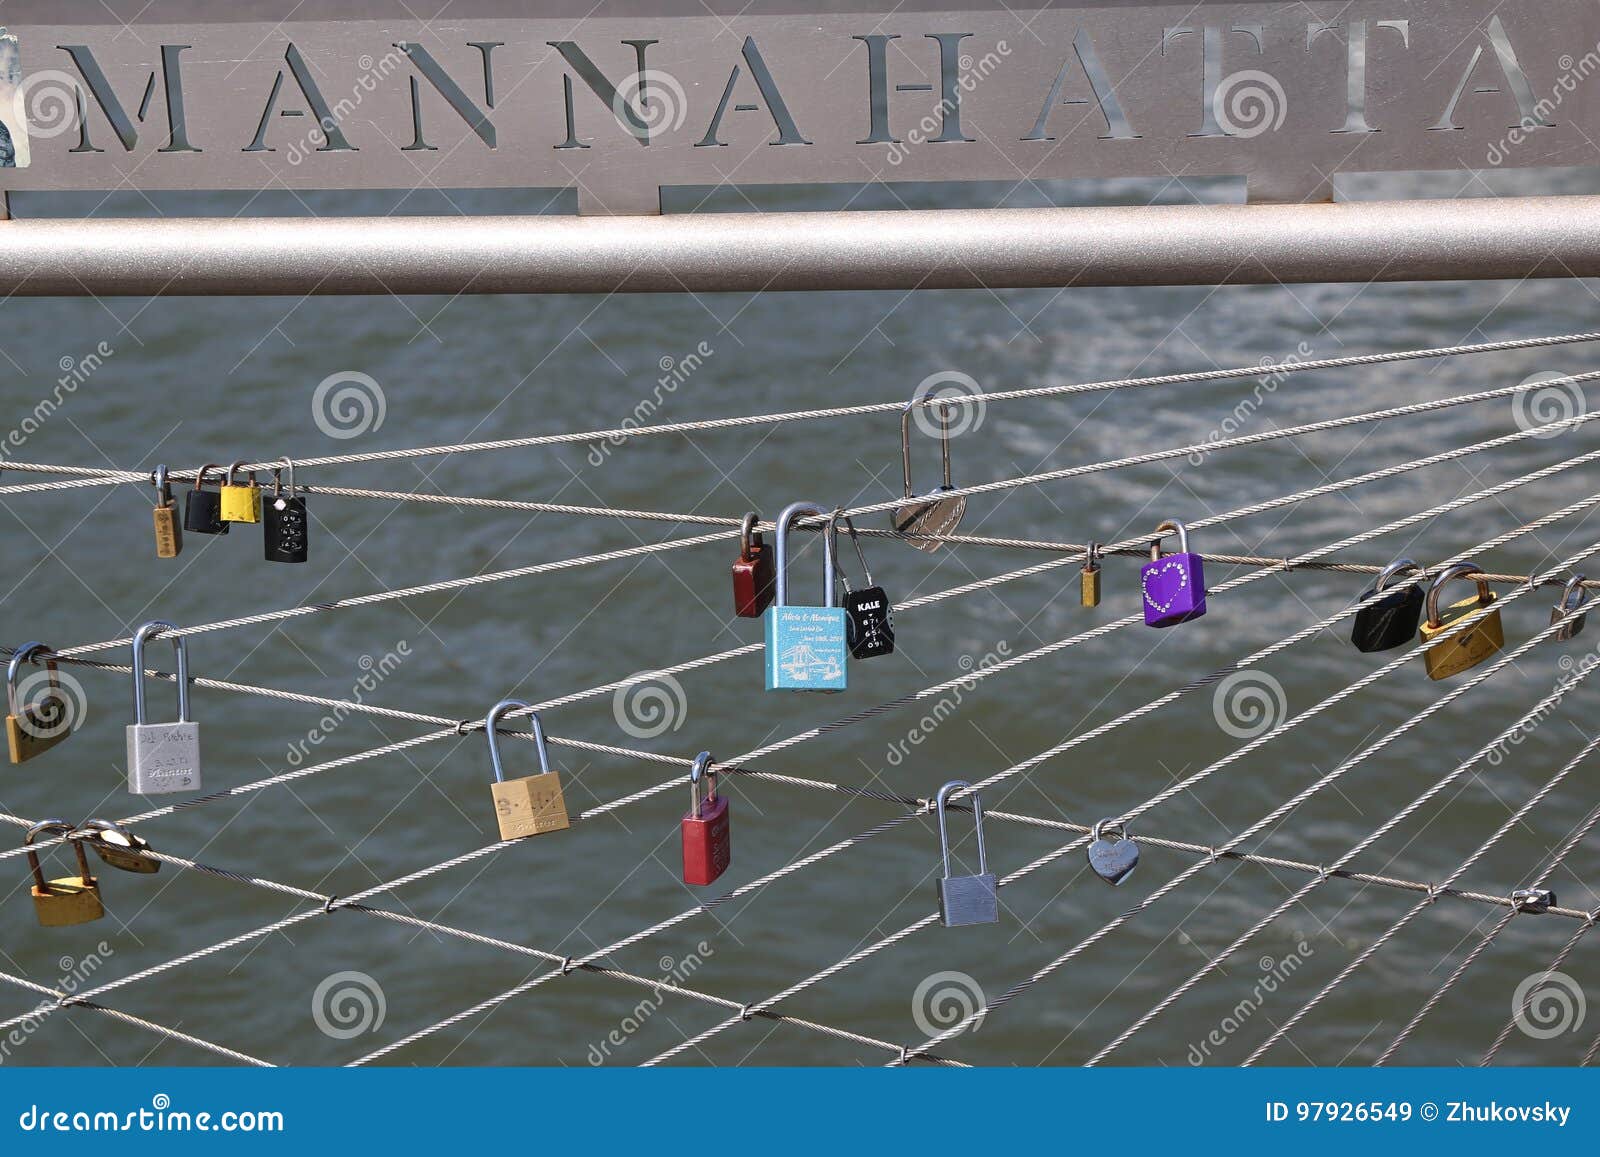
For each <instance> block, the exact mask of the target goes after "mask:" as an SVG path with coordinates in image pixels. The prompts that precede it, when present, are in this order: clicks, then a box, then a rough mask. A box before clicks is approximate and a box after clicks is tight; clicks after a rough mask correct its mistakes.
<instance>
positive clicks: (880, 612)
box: [823, 510, 894, 659]
mask: <svg viewBox="0 0 1600 1157" xmlns="http://www.w3.org/2000/svg"><path fill="white" fill-rule="evenodd" d="M841 518H842V519H843V520H844V525H845V529H847V530H848V531H849V532H850V541H851V542H852V543H854V544H855V548H856V558H858V559H859V560H860V561H861V573H862V574H864V575H865V576H866V578H867V585H866V586H865V587H863V588H862V589H861V590H852V589H851V587H850V580H849V579H848V578H847V577H845V573H844V568H843V567H840V568H839V572H838V573H839V581H840V582H841V583H843V584H844V600H843V601H844V637H845V641H846V642H847V643H849V644H850V654H851V655H852V656H854V657H855V658H857V659H876V658H877V657H878V656H879V655H892V654H894V608H893V607H892V606H890V605H889V596H888V594H886V593H885V592H884V589H883V588H882V587H880V586H876V585H874V584H873V581H872V570H871V568H870V567H868V566H867V556H866V554H865V553H863V551H862V549H861V536H860V535H859V534H857V533H856V524H855V523H854V522H852V521H851V520H850V516H849V515H848V514H846V513H845V512H844V511H843V510H835V511H834V512H833V515H832V516H831V517H830V518H829V519H828V529H827V530H826V531H824V532H823V533H825V534H826V535H827V536H828V537H829V538H830V539H832V540H833V541H834V548H833V555H834V558H835V559H837V558H838V557H839V547H838V534H839V530H838V527H839V520H840V519H841Z"/></svg>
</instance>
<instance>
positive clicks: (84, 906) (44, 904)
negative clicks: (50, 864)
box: [22, 820, 106, 928]
mask: <svg viewBox="0 0 1600 1157" xmlns="http://www.w3.org/2000/svg"><path fill="white" fill-rule="evenodd" d="M70 831H72V825H71V824H69V823H67V822H66V821H65V820H44V821H42V822H41V823H36V824H34V825H33V826H32V827H31V828H29V829H28V834H27V835H26V836H25V837H24V838H23V841H22V846H23V847H25V848H27V849H28V867H29V868H30V869H31V870H32V871H33V914H34V915H35V916H37V917H38V918H39V923H40V924H41V925H43V926H44V927H46V928H65V927H67V926H69V925H72V924H87V923H89V921H91V920H98V919H100V917H102V916H104V915H105V914H106V908H105V905H104V904H103V903H101V901H100V882H99V881H98V880H96V879H95V878H94V877H93V876H91V875H90V874H89V860H88V858H87V857H86V856H85V855H84V854H83V842H82V841H81V840H73V841H72V850H73V851H75V852H77V854H78V874H77V875H76V876H63V877H62V878H61V879H59V880H49V881H46V880H45V878H44V869H43V868H41V867H40V866H39V853H38V852H37V851H35V850H34V848H33V841H34V840H35V839H37V838H38V837H39V836H41V835H43V834H45V833H46V832H49V833H51V834H54V835H65V834H66V833H68V832H70Z"/></svg>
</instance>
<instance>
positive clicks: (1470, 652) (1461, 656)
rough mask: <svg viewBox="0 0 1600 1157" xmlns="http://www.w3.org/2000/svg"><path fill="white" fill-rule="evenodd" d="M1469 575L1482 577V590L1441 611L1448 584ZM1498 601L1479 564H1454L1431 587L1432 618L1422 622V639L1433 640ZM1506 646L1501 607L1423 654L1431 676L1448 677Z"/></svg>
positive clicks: (1444, 570) (1429, 599)
mask: <svg viewBox="0 0 1600 1157" xmlns="http://www.w3.org/2000/svg"><path fill="white" fill-rule="evenodd" d="M1467 575H1477V576H1478V593H1477V594H1476V595H1473V596H1469V597H1468V598H1464V599H1462V600H1461V601H1460V602H1458V603H1451V604H1450V605H1449V606H1448V607H1446V608H1445V609H1444V611H1443V612H1441V611H1440V610H1439V592H1440V590H1442V589H1443V587H1444V584H1445V583H1447V582H1450V581H1451V580H1452V579H1458V578H1463V577H1465V576H1467ZM1494 601H1495V595H1494V592H1493V591H1491V590H1490V589H1489V583H1488V581H1487V580H1485V579H1484V578H1483V571H1482V570H1481V569H1479V567H1478V566H1477V564H1476V563H1471V562H1457V563H1452V564H1450V565H1449V566H1447V567H1445V568H1444V569H1443V570H1442V571H1440V572H1439V577H1438V578H1436V579H1434V580H1433V585H1432V586H1430V587H1429V588H1428V601H1427V610H1428V618H1427V621H1426V622H1424V623H1423V624H1422V641H1423V642H1424V643H1431V642H1433V640H1434V639H1437V638H1439V636H1440V635H1443V634H1444V633H1445V632H1446V631H1448V630H1449V629H1450V628H1451V627H1453V626H1454V625H1455V624H1456V623H1458V622H1460V621H1461V620H1462V619H1464V618H1465V617H1466V616H1468V615H1470V614H1472V613H1473V612H1474V611H1478V610H1481V609H1482V608H1484V607H1488V606H1492V605H1493V603H1494ZM1505 645H1506V636H1505V631H1504V629H1503V628H1502V627H1501V625H1500V608H1499V607H1495V608H1494V609H1493V610H1492V611H1490V612H1489V613H1488V614H1487V615H1485V616H1484V617H1483V618H1481V619H1479V620H1478V621H1477V622H1476V623H1474V624H1472V626H1470V627H1468V628H1467V629H1466V630H1465V631H1462V632H1461V633H1459V634H1457V635H1452V636H1451V637H1450V638H1448V639H1445V640H1444V641H1443V642H1442V643H1440V644H1439V645H1438V646H1436V647H1431V648H1429V650H1428V651H1427V652H1426V653H1425V654H1424V655H1423V665H1424V666H1426V667H1427V669H1428V678H1430V679H1448V678H1449V677H1450V676H1452V675H1459V674H1461V672H1463V671H1466V670H1468V669H1469V668H1472V667H1476V666H1477V665H1478V664H1479V663H1481V662H1483V661H1484V660H1485V659H1487V658H1488V657H1489V656H1490V655H1492V654H1494V653H1495V652H1496V651H1498V650H1499V649H1500V648H1501V647H1504V646H1505Z"/></svg>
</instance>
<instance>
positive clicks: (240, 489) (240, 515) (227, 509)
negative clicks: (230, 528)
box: [222, 459, 261, 522]
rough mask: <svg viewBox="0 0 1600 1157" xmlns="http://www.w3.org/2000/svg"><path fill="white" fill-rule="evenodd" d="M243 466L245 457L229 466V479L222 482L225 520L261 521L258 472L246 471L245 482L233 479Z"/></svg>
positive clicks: (223, 519) (223, 517)
mask: <svg viewBox="0 0 1600 1157" xmlns="http://www.w3.org/2000/svg"><path fill="white" fill-rule="evenodd" d="M243 467H244V460H243V459H240V460H239V461H237V462H235V463H233V465H231V466H229V467H228V480H227V481H226V482H224V483H223V484H222V521H223V522H260V521H261V487H260V485H259V484H258V483H257V482H256V472H255V471H254V470H251V471H248V472H246V473H245V481H244V482H235V481H234V480H233V479H234V475H235V474H237V473H239V472H240V471H241V470H242V469H243Z"/></svg>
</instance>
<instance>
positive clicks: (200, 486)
mask: <svg viewBox="0 0 1600 1157" xmlns="http://www.w3.org/2000/svg"><path fill="white" fill-rule="evenodd" d="M210 473H215V474H216V475H217V481H218V482H219V483H222V482H226V481H227V480H228V473H227V471H225V470H224V469H223V468H222V466H221V464H220V463H217V462H207V463H206V464H205V465H204V466H202V467H200V469H198V470H196V471H195V472H194V488H195V489H196V490H204V489H205V486H206V475H207V474H210Z"/></svg>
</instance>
